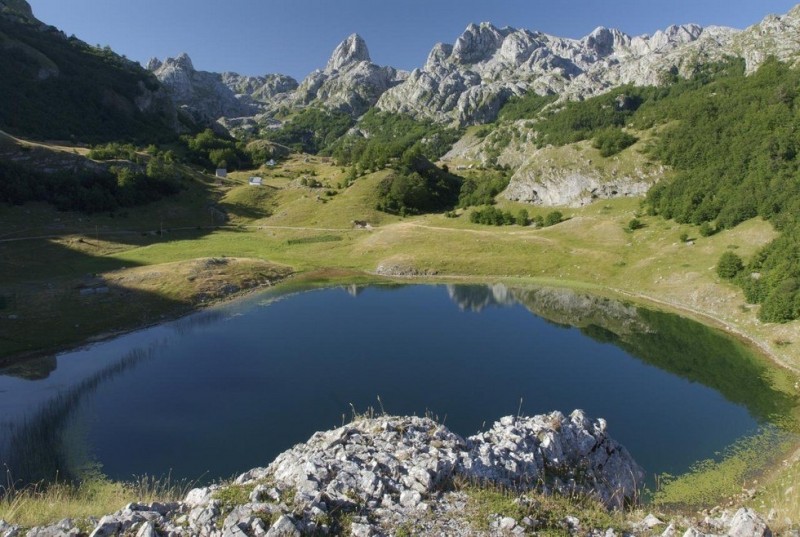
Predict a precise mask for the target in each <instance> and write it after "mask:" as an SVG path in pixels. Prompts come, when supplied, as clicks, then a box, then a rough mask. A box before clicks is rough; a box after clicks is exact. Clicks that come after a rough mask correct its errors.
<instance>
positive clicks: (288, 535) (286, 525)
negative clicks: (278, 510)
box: [267, 515, 300, 537]
mask: <svg viewBox="0 0 800 537" xmlns="http://www.w3.org/2000/svg"><path fill="white" fill-rule="evenodd" d="M299 536H300V531H299V530H298V529H297V526H295V524H294V522H293V521H292V519H291V518H289V517H288V516H286V515H282V516H281V517H280V518H278V520H276V521H275V523H274V524H273V525H272V526H271V527H270V529H269V531H268V532H267V537H299Z"/></svg>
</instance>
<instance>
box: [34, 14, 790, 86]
mask: <svg viewBox="0 0 800 537" xmlns="http://www.w3.org/2000/svg"><path fill="white" fill-rule="evenodd" d="M29 2H30V4H31V6H32V7H33V10H34V14H35V15H36V16H37V17H38V18H39V19H40V20H42V21H44V22H46V23H48V24H52V25H54V26H57V27H59V28H60V29H62V30H64V31H65V32H66V33H67V34H75V35H76V36H78V37H79V38H81V39H83V40H84V41H86V42H88V43H91V44H100V45H110V46H111V48H113V49H114V50H115V51H116V52H118V53H120V54H125V55H126V56H128V57H129V58H131V59H133V60H137V61H140V62H142V63H144V62H146V61H147V59H148V58H150V57H153V56H155V57H159V58H162V59H163V58H164V57H166V56H175V55H177V54H179V53H180V52H187V53H188V54H189V55H190V56H191V57H192V60H193V61H194V65H195V67H196V68H197V69H202V70H207V71H235V72H239V73H242V74H249V75H259V74H266V73H285V74H289V75H291V76H294V77H295V78H298V79H301V78H303V77H304V76H305V75H307V74H308V73H309V72H311V71H313V70H314V69H316V68H320V67H324V66H325V63H326V62H327V59H328V57H329V55H330V53H331V51H332V50H333V49H334V47H335V46H336V45H337V44H338V43H339V42H340V41H341V40H342V39H344V38H345V37H347V36H348V35H349V34H351V33H353V32H357V33H359V34H361V36H363V37H364V39H365V40H366V42H367V45H368V47H369V50H370V54H371V56H372V60H373V61H374V62H376V63H379V64H381V65H393V66H395V67H399V68H403V69H412V68H414V67H418V66H420V65H422V64H423V63H424V61H425V58H426V57H427V54H428V51H430V49H431V47H432V46H433V45H434V44H435V43H437V42H440V41H442V42H446V43H452V42H454V41H455V40H456V38H457V37H458V35H459V34H460V33H461V32H462V31H463V30H464V28H465V27H466V26H467V24H469V23H470V22H481V21H490V22H492V23H494V24H495V25H497V26H506V25H509V26H514V27H516V28H528V29H531V30H541V31H544V32H547V33H550V34H553V35H559V36H564V37H582V36H584V35H586V34H587V33H589V32H591V31H592V30H593V29H594V28H595V27H597V26H607V27H611V28H619V29H621V30H623V31H624V32H626V33H628V34H631V35H638V34H642V33H653V32H654V31H656V30H658V29H661V28H665V27H666V26H669V25H670V24H681V23H689V22H694V23H698V24H702V25H704V26H707V25H710V24H718V25H723V26H732V27H735V28H744V27H746V26H749V25H751V24H754V23H756V22H759V21H760V20H761V19H763V18H764V16H766V15H767V14H769V13H777V14H782V13H785V12H787V11H788V10H789V9H791V8H792V7H793V6H794V5H795V2H796V0H605V1H600V0H549V1H541V0H480V1H479V0H227V1H225V2H222V1H220V0H135V1H132V0H29Z"/></svg>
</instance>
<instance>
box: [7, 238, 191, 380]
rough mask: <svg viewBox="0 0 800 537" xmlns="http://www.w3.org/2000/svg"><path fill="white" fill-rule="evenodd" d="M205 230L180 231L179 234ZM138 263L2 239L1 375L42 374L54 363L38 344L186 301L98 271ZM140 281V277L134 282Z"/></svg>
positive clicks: (148, 319) (138, 321) (169, 311)
mask: <svg viewBox="0 0 800 537" xmlns="http://www.w3.org/2000/svg"><path fill="white" fill-rule="evenodd" d="M203 234H204V233H203V232H197V231H192V232H182V233H181V234H180V236H181V238H182V239H185V240H190V239H192V238H198V237H200V236H202V235H203ZM135 266H137V265H136V264H134V263H131V262H130V261H123V260H119V259H114V258H111V257H107V256H103V255H96V256H94V255H90V254H88V253H86V252H82V251H80V250H76V249H73V248H71V247H68V246H66V245H64V244H62V243H59V242H55V241H52V240H35V241H21V242H13V243H0V319H2V321H0V367H5V368H7V369H4V370H0V374H6V375H15V376H19V377H22V378H29V379H35V378H44V377H46V376H47V375H48V374H49V373H50V372H51V371H52V370H53V369H54V367H55V364H54V363H53V361H52V360H51V359H50V358H49V357H43V355H42V354H41V351H42V350H43V349H58V348H65V347H69V346H72V345H76V344H79V343H80V342H82V341H86V340H87V339H88V338H91V337H95V336H97V335H98V334H105V333H112V332H114V331H119V330H126V329H130V328H134V327H137V326H145V325H149V324H153V323H156V322H159V321H161V320H163V319H164V318H165V316H170V315H174V314H176V313H180V312H184V311H188V309H189V307H190V306H191V305H192V304H191V303H189V302H181V301H178V300H174V299H172V298H170V297H167V296H165V295H162V294H159V293H158V292H150V291H145V290H142V289H139V288H135V287H134V286H132V285H126V277H125V276H124V275H123V276H121V277H120V278H119V279H115V280H111V279H110V278H107V277H103V276H102V274H108V273H111V274H112V275H113V271H116V270H119V269H123V268H134V267H135ZM137 283H138V282H137Z"/></svg>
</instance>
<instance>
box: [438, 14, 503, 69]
mask: <svg viewBox="0 0 800 537" xmlns="http://www.w3.org/2000/svg"><path fill="white" fill-rule="evenodd" d="M512 31H513V29H512V28H504V29H502V30H499V29H498V28H495V26H494V25H493V24H492V23H489V22H482V23H480V24H479V25H478V24H474V23H473V24H470V25H469V26H467V29H466V30H464V33H463V34H461V36H460V37H459V38H458V39H457V40H456V44H455V46H454V47H453V53H452V56H453V58H454V59H455V60H456V61H457V62H459V63H462V64H468V63H474V62H478V61H481V60H484V59H486V57H487V56H489V55H491V54H492V53H493V52H494V51H496V50H497V49H498V48H500V46H501V45H502V44H503V40H504V39H505V38H506V36H507V35H508V34H509V33H511V32H512Z"/></svg>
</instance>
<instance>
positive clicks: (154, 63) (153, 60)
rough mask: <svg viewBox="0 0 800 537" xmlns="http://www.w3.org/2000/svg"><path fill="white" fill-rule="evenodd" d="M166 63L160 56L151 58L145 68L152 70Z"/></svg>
mask: <svg viewBox="0 0 800 537" xmlns="http://www.w3.org/2000/svg"><path fill="white" fill-rule="evenodd" d="M162 65H164V63H163V62H162V61H161V60H159V59H158V58H150V59H149V60H147V65H145V66H144V68H145V69H147V70H148V71H150V72H152V71H155V70H156V69H158V68H159V67H161V66H162Z"/></svg>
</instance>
